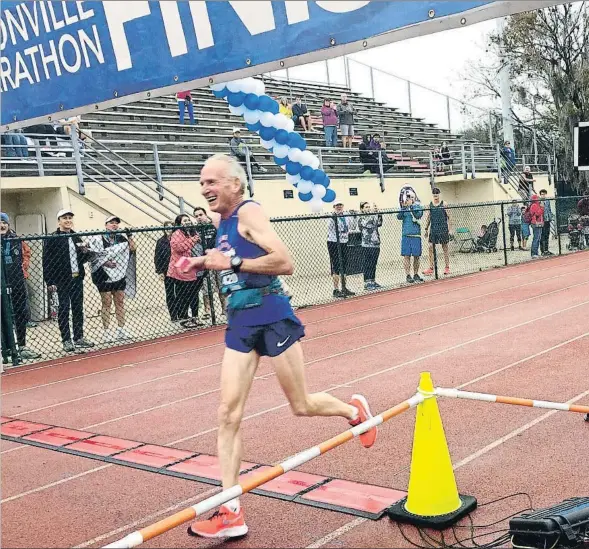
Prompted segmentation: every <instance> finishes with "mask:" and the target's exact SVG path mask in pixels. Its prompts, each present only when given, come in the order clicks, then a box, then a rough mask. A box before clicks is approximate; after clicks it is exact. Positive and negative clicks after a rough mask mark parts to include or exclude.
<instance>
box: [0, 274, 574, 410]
mask: <svg viewBox="0 0 589 549" xmlns="http://www.w3.org/2000/svg"><path fill="white" fill-rule="evenodd" d="M584 271H585V269H581V270H579V271H572V272H571V273H565V274H562V275H556V276H552V277H548V278H543V279H541V280H538V281H532V282H526V283H524V284H520V285H518V286H510V287H509V288H503V289H500V290H495V291H492V292H487V293H485V294H479V295H476V296H472V297H469V298H466V299H461V300H459V301H453V302H451V303H444V304H441V305H435V306H434V307H429V308H427V309H420V310H418V311H412V312H410V313H405V314H402V315H397V316H392V317H387V318H384V319H381V320H377V321H374V322H369V323H366V324H362V325H357V326H353V327H352V328H347V329H344V330H338V331H336V332H331V333H329V334H324V335H320V336H316V337H311V338H305V339H304V340H303V342H302V343H303V345H305V344H306V343H308V342H310V341H314V340H317V339H322V338H326V337H330V336H335V335H339V334H342V333H346V332H351V331H355V330H360V329H363V328H367V327H370V326H374V325H376V324H382V323H385V322H391V321H394V320H398V319H401V318H407V317H410V316H414V315H417V314H421V313H425V312H430V311H433V310H436V309H441V308H444V307H449V306H454V305H457V304H459V303H465V302H468V301H472V300H473V299H479V298H482V297H488V296H489V295H493V294H498V293H502V292H508V291H512V290H514V289H517V288H522V287H524V286H531V285H534V284H537V283H540V282H545V281H548V280H553V279H556V278H561V277H564V276H570V275H571V274H574V273H577V272H584ZM543 295H548V294H543ZM516 303H519V302H516ZM467 318H468V317H467ZM434 326H439V325H434ZM427 329H429V328H427ZM413 333H414V332H409V333H408V334H407V335H412V334H413ZM220 364H221V363H220V362H214V363H211V364H206V365H204V366H200V367H197V368H193V369H191V370H181V371H179V372H174V373H172V374H167V375H165V376H158V377H155V378H151V379H147V380H144V381H139V382H137V383H131V384H129V385H123V386H121V387H114V388H112V389H106V390H104V391H98V392H96V393H92V394H90V395H84V396H81V397H77V398H73V399H69V400H64V401H61V402H56V403H54V404H49V405H46V406H42V407H40V408H34V409H31V410H27V411H23V412H19V413H18V414H11V417H15V418H16V417H21V416H23V415H26V414H31V413H35V412H40V411H43V410H48V409H51V408H56V407H59V406H63V405H66V404H72V403H74V402H80V401H83V400H87V399H90V398H95V397H98V396H103V395H107V394H111V393H114V392H118V391H122V390H125V389H131V388H134V387H139V386H142V385H146V384H149V383H153V382H156V381H160V380H163V379H169V378H173V377H177V376H180V375H184V374H187V373H195V372H197V371H200V370H204V369H208V368H212V367H215V366H220ZM106 371H109V370H102V372H101V373H104V372H106ZM90 375H94V374H90ZM82 377H83V376H82ZM71 379H76V378H69V379H68V380H60V381H54V382H51V383H47V384H45V385H37V386H35V387H30V388H28V389H20V390H18V391H13V392H10V393H5V394H4V395H2V396H3V397H6V396H8V395H11V394H15V393H20V392H23V391H27V390H31V389H33V388H41V387H46V386H49V385H54V384H56V383H62V382H63V381H69V380H71Z"/></svg>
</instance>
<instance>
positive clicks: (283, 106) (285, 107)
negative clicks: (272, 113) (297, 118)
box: [278, 97, 292, 118]
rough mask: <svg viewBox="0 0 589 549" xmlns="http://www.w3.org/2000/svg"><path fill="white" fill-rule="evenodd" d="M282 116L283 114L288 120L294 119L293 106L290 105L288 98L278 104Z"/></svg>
mask: <svg viewBox="0 0 589 549" xmlns="http://www.w3.org/2000/svg"><path fill="white" fill-rule="evenodd" d="M278 108H279V110H280V114H283V115H284V116H286V117H287V118H292V106H291V105H290V104H289V102H288V99H287V98H286V97H282V98H281V99H280V102H279V103H278Z"/></svg>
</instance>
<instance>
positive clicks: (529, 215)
mask: <svg viewBox="0 0 589 549" xmlns="http://www.w3.org/2000/svg"><path fill="white" fill-rule="evenodd" d="M522 217H523V220H524V223H527V224H528V225H529V224H530V223H531V222H532V212H531V211H530V206H528V207H527V208H526V209H525V210H524V213H523V215H522Z"/></svg>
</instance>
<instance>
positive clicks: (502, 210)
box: [501, 202, 507, 266]
mask: <svg viewBox="0 0 589 549" xmlns="http://www.w3.org/2000/svg"><path fill="white" fill-rule="evenodd" d="M501 227H502V229H503V231H502V232H503V259H504V261H505V265H506V266H507V235H506V234H505V204H504V203H503V202H501Z"/></svg>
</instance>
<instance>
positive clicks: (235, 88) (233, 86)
mask: <svg viewBox="0 0 589 549" xmlns="http://www.w3.org/2000/svg"><path fill="white" fill-rule="evenodd" d="M226 86H227V89H228V90H229V91H230V92H231V93H237V92H240V91H241V86H242V84H241V80H231V81H230V82H227V83H226Z"/></svg>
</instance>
